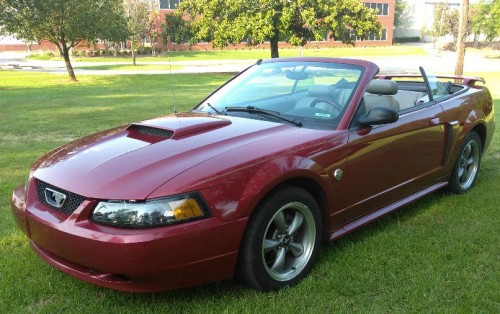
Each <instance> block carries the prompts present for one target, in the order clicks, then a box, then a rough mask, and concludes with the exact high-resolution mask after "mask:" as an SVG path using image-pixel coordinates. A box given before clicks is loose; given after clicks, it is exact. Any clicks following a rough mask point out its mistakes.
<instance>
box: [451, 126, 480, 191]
mask: <svg viewBox="0 0 500 314" xmlns="http://www.w3.org/2000/svg"><path fill="white" fill-rule="evenodd" d="M471 141H475V142H477V144H478V147H479V163H478V167H477V172H476V174H475V175H474V180H473V182H472V184H471V185H470V186H469V187H468V188H467V189H463V188H462V187H461V186H460V178H459V176H458V171H459V168H460V159H461V158H462V154H463V153H464V150H465V148H466V147H467V145H468V144H469V143H470V142H471ZM482 150H483V147H482V143H481V137H480V136H479V134H477V133H476V132H471V133H469V134H468V135H467V137H466V138H465V141H464V143H463V144H462V146H461V147H460V150H459V151H458V154H457V158H456V160H455V165H454V166H453V171H452V173H451V178H450V185H449V191H450V192H451V193H454V194H462V193H465V192H467V191H469V190H470V189H471V188H472V187H473V186H474V184H475V183H476V179H477V176H478V174H479V169H480V168H481V156H482Z"/></svg>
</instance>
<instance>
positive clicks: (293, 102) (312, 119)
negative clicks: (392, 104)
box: [194, 62, 364, 129]
mask: <svg viewBox="0 0 500 314" xmlns="http://www.w3.org/2000/svg"><path fill="white" fill-rule="evenodd" d="M363 73H364V68H363V67H361V66H356V65H350V64H340V63H331V62H269V63H266V62H264V63H260V64H256V65H255V66H253V67H251V68H250V69H248V70H247V71H245V72H244V73H242V74H241V75H239V76H237V77H236V78H235V79H233V80H232V81H230V82H229V83H227V84H226V85H224V86H223V87H222V88H221V89H219V90H218V91H216V92H215V93H214V94H212V95H211V96H209V97H208V98H207V99H205V100H204V101H203V102H202V103H201V104H200V105H198V106H197V107H196V108H195V109H194V111H197V112H200V111H201V112H207V113H214V114H226V115H235V116H241V117H245V118H251V119H261V120H270V121H276V122H279V123H293V124H295V125H297V126H303V127H309V128H321V129H336V128H337V126H338V123H339V122H340V120H341V118H342V115H343V114H344V112H345V110H346V107H347V105H348V104H349V102H350V100H351V98H352V96H353V94H354V91H355V90H356V88H357V86H358V84H359V81H360V79H361V77H362V75H363Z"/></svg>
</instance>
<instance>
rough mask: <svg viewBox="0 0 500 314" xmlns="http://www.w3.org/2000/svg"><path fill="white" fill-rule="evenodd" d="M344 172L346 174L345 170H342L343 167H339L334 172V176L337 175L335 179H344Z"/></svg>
mask: <svg viewBox="0 0 500 314" xmlns="http://www.w3.org/2000/svg"><path fill="white" fill-rule="evenodd" d="M342 174H344V171H342V170H341V169H337V170H335V172H334V173H333V176H334V177H335V179H336V180H337V181H340V179H342Z"/></svg>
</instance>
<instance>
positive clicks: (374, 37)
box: [350, 29, 387, 41]
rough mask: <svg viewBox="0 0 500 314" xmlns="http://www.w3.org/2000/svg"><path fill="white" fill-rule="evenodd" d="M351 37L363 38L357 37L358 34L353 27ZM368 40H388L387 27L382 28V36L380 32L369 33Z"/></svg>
mask: <svg viewBox="0 0 500 314" xmlns="http://www.w3.org/2000/svg"><path fill="white" fill-rule="evenodd" d="M350 36H351V39H356V40H361V38H359V37H357V36H356V34H355V33H354V30H352V29H351V34H350ZM366 40H371V41H386V40H387V29H383V30H382V34H381V36H379V35H378V34H369V35H368V38H366Z"/></svg>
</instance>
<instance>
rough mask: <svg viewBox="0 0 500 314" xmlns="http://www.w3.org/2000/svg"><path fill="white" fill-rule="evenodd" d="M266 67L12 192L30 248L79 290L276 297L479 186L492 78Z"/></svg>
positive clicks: (60, 162)
mask: <svg viewBox="0 0 500 314" xmlns="http://www.w3.org/2000/svg"><path fill="white" fill-rule="evenodd" d="M378 72H379V68H378V67H377V66H376V65H375V64H374V63H371V62H368V61H361V60H353V59H330V58H294V59H275V60H266V61H261V60H259V61H258V62H257V63H256V64H255V65H253V66H251V67H250V68H248V69H247V70H245V71H243V72H242V73H240V74H239V75H237V76H236V77H234V78H233V79H231V80H230V81H229V82H227V83H226V84H225V85H223V86H222V87H220V88H219V89H218V90H216V91H215V92H214V93H213V94H211V95H210V96H208V97H207V98H206V99H204V100H203V101H202V102H201V103H200V104H198V105H197V106H196V107H194V109H193V110H191V111H190V112H188V113H179V114H171V115H167V116H163V117H159V118H155V119H151V120H146V121H142V122H138V123H133V124H130V125H125V126H121V127H117V128H113V129H110V130H108V131H104V132H100V133H98V134H94V135H90V136H87V137H85V138H82V139H79V140H77V141H74V142H72V143H69V144H66V145H64V146H62V147H59V148H57V149H55V150H53V151H52V152H49V153H48V154H46V155H45V156H43V157H42V158H40V159H39V160H38V161H36V162H35V163H34V164H33V166H32V168H31V171H30V174H29V178H28V180H27V183H26V184H25V185H20V186H19V187H17V188H16V189H15V190H14V192H13V195H12V213H13V215H14V217H15V218H16V221H17V223H18V225H19V227H20V229H21V230H22V231H23V232H24V233H25V234H26V235H27V237H28V238H29V242H30V244H31V247H32V248H33V250H34V251H35V252H36V253H37V254H38V255H39V256H40V257H41V258H42V259H44V260H45V261H46V262H48V263H49V264H51V265H53V266H54V267H56V268H58V269H60V270H61V271H63V272H66V273H68V274H70V275H72V276H74V277H76V278H79V279H82V280H85V281H87V282H90V283H93V284H96V285H100V286H104V287H108V288H112V289H117V290H124V291H158V290H167V289H174V288H180V287H187V286H193V285H197V284H202V283H206V282H211V281H217V280H224V279H230V278H233V277H237V278H239V279H240V280H241V281H242V282H244V283H246V284H248V285H249V286H251V287H254V288H256V289H260V290H264V291H268V290H278V289H280V288H282V287H285V286H289V285H293V284H295V283H297V282H298V281H300V280H301V279H302V278H303V277H304V276H305V275H306V274H307V273H308V272H309V271H310V269H311V267H312V266H313V264H314V261H315V260H316V258H317V256H318V254H319V250H320V244H321V242H322V241H323V240H326V241H334V240H335V239H337V238H339V237H341V236H343V235H345V234H347V233H349V232H351V231H353V230H355V229H357V228H359V227H361V226H363V225H365V224H367V223H369V222H371V221H373V220H375V219H378V218H379V217H381V216H383V215H386V214H388V213H390V212H392V211H394V210H396V209H398V208H400V207H402V206H404V205H406V204H408V203H411V202H413V201H415V200H416V199H418V198H421V197H423V196H425V195H427V194H429V193H432V192H434V191H436V190H439V189H442V188H447V189H448V190H449V191H451V192H453V193H464V192H467V191H468V190H470V189H471V188H472V186H473V185H474V182H475V180H476V178H477V175H478V173H479V169H480V162H481V157H482V156H483V154H484V151H485V150H486V149H487V147H488V145H489V144H490V142H491V139H492V136H493V132H494V127H495V122H494V112H493V104H492V99H491V95H490V93H489V92H488V89H487V88H486V87H485V86H483V85H482V84H478V83H480V82H482V83H484V81H482V80H481V79H480V78H456V77H447V78H446V77H440V78H437V77H434V76H430V75H427V74H426V72H425V71H424V70H423V69H420V72H421V74H419V75H413V76H412V75H385V76H381V75H378Z"/></svg>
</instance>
